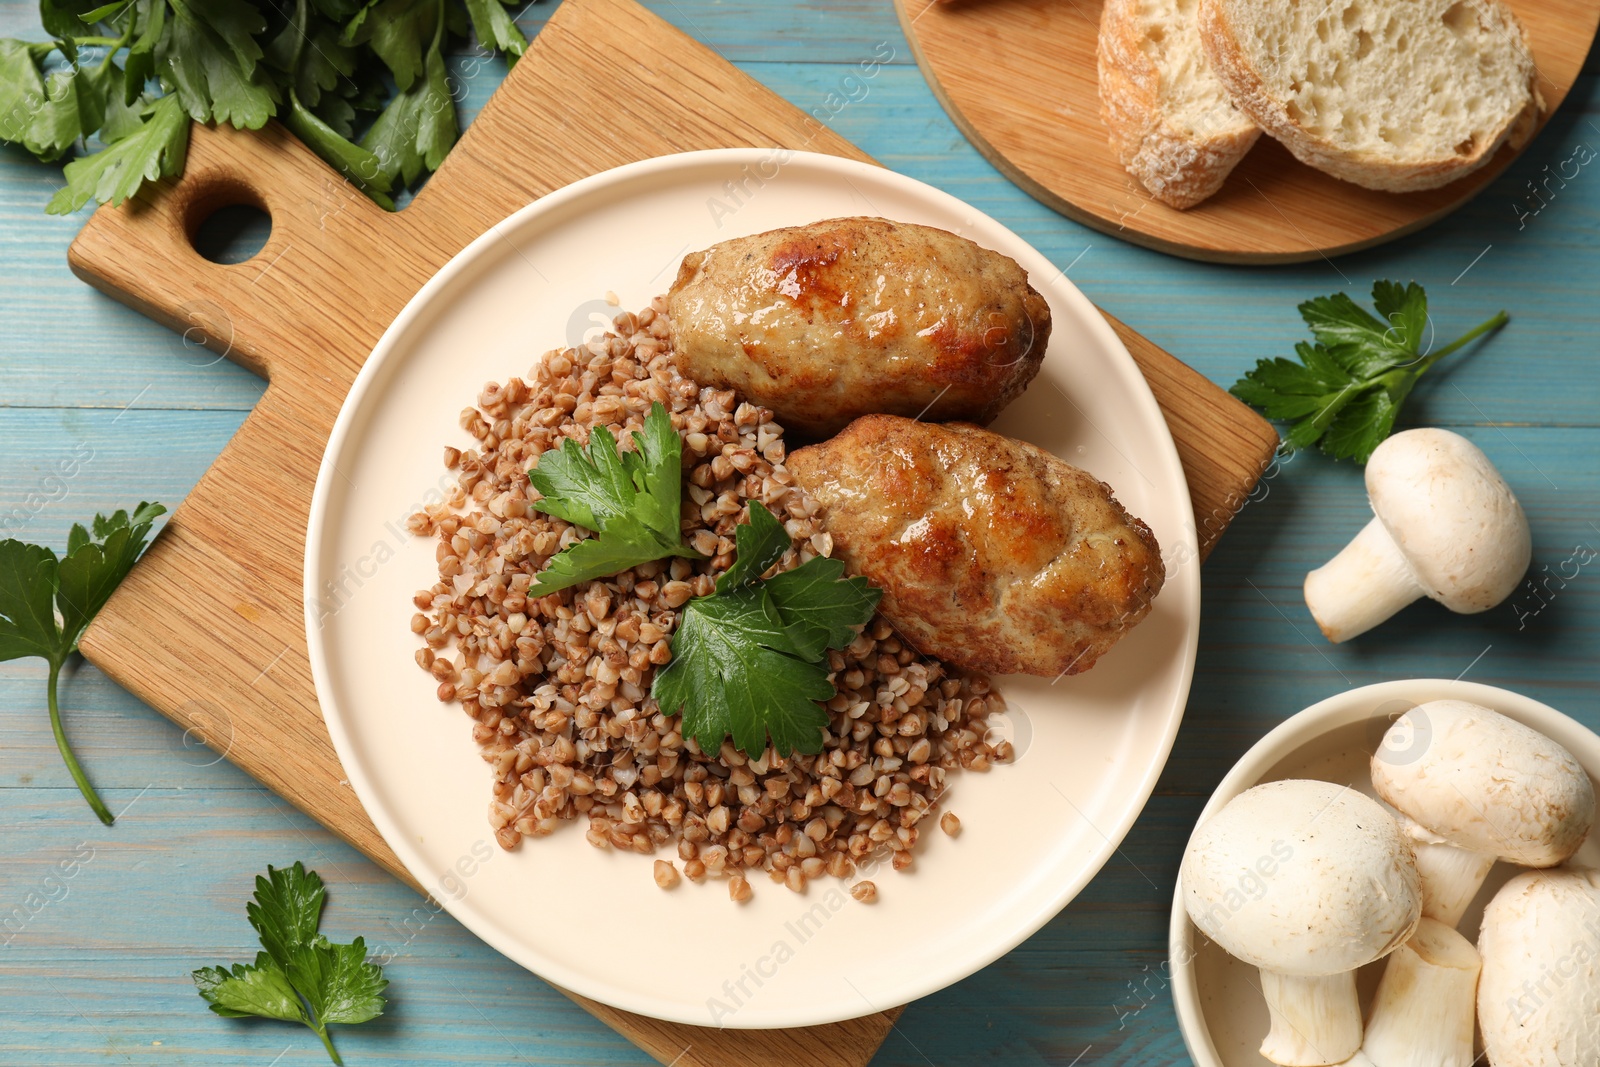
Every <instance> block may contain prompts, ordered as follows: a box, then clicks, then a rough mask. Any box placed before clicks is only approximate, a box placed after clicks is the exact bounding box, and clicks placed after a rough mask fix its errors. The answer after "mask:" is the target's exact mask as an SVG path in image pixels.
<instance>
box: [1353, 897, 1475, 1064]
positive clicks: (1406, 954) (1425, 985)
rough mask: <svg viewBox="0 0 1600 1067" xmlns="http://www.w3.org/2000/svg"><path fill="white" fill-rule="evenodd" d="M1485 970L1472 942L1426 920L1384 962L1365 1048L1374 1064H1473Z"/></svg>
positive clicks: (1439, 923)
mask: <svg viewBox="0 0 1600 1067" xmlns="http://www.w3.org/2000/svg"><path fill="white" fill-rule="evenodd" d="M1480 969H1481V962H1480V961H1479V959H1478V950H1477V949H1475V948H1473V947H1472V942H1470V941H1468V940H1467V939H1466V938H1464V937H1462V936H1461V935H1460V934H1458V933H1456V931H1455V928H1454V927H1451V926H1446V925H1445V924H1444V923H1442V922H1438V921H1436V920H1434V919H1423V920H1422V922H1420V923H1419V924H1417V932H1416V933H1415V934H1413V935H1412V937H1411V940H1410V941H1407V942H1406V943H1405V944H1404V945H1401V946H1400V947H1399V948H1398V949H1396V950H1395V951H1394V953H1393V954H1392V955H1390V957H1389V962H1388V964H1387V965H1386V966H1385V967H1384V970H1383V978H1382V980H1381V981H1379V983H1378V992H1377V994H1376V995H1375V996H1374V997H1373V1001H1372V1017H1371V1018H1370V1019H1369V1020H1368V1022H1367V1036H1366V1040H1364V1041H1363V1042H1362V1044H1361V1051H1363V1052H1365V1053H1366V1054H1367V1057H1368V1058H1369V1059H1370V1060H1371V1061H1372V1063H1373V1064H1374V1067H1470V1064H1471V1063H1472V1062H1473V1056H1472V1028H1473V1021H1474V1016H1473V1012H1474V1009H1475V1001H1476V999H1477V993H1478V971H1479V970H1480Z"/></svg>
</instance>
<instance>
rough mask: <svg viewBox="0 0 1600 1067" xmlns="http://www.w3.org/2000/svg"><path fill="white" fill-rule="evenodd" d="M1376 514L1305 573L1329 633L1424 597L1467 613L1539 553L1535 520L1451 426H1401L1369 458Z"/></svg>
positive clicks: (1506, 590)
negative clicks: (1535, 545)
mask: <svg viewBox="0 0 1600 1067" xmlns="http://www.w3.org/2000/svg"><path fill="white" fill-rule="evenodd" d="M1367 497H1368V498H1369V500H1370V501H1371V504H1372V512H1373V518H1372V521H1371V522H1369V523H1367V525H1366V526H1365V528H1363V529H1362V531H1361V532H1360V533H1359V534H1357V535H1356V538H1355V540H1354V541H1351V542H1350V543H1349V544H1348V545H1346V546H1345V547H1344V550H1343V551H1342V552H1340V553H1339V554H1338V555H1337V556H1335V557H1334V558H1333V559H1332V560H1330V561H1329V562H1328V563H1327V564H1325V565H1323V566H1321V567H1318V568H1317V569H1316V570H1314V571H1312V572H1311V573H1310V574H1308V575H1306V587H1305V593H1306V607H1308V608H1310V609H1311V615H1312V617H1313V618H1315V619H1316V620H1317V625H1318V626H1320V627H1321V628H1322V632H1323V634H1325V635H1326V636H1327V638H1328V640H1330V641H1334V642H1338V641H1346V640H1349V639H1350V638H1352V637H1354V636H1356V635H1357V634H1359V633H1364V632H1366V631H1367V630H1370V629H1372V627H1374V626H1376V625H1378V624H1379V623H1380V622H1382V621H1383V620H1385V619H1387V618H1388V617H1389V616H1391V615H1393V614H1394V613H1395V612H1397V611H1399V610H1400V609H1401V608H1403V607H1405V606H1406V605H1407V604H1409V603H1411V602H1412V601H1413V600H1416V599H1417V598H1418V597H1424V596H1426V597H1431V598H1433V599H1434V600H1437V601H1438V602H1439V603H1441V604H1443V605H1444V606H1445V607H1447V608H1449V609H1450V610H1451V611H1456V612H1461V613H1463V614H1472V613H1473V612H1479V611H1488V610H1489V609H1490V608H1492V607H1494V606H1495V605H1496V604H1498V603H1500V602H1501V601H1502V600H1504V599H1505V598H1506V597H1508V596H1510V595H1511V593H1512V592H1513V591H1514V590H1515V589H1516V588H1517V583H1518V582H1520V581H1521V580H1522V575H1523V573H1524V572H1526V571H1527V569H1528V561H1529V559H1530V558H1532V554H1533V543H1532V539H1531V537H1530V536H1529V533H1528V519H1527V516H1525V515H1524V514H1523V513H1522V506H1521V505H1520V504H1518V503H1517V498H1516V497H1514V496H1512V495H1511V490H1510V488H1508V487H1507V486H1506V483H1505V479H1503V478H1501V477H1500V473H1499V472H1498V471H1496V470H1495V469H1494V465H1493V464H1492V463H1490V462H1489V457H1487V456H1485V455H1484V454H1483V452H1482V451H1481V450H1479V448H1478V446H1477V445H1474V444H1473V443H1472V442H1471V441H1468V440H1467V439H1466V438H1465V437H1462V436H1461V435H1460V434H1454V433H1451V432H1450V431H1449V430H1435V429H1421V430H1407V431H1405V432H1404V433H1397V434H1395V435H1394V436H1393V437H1391V438H1389V439H1388V440H1387V441H1385V442H1383V444H1381V445H1379V446H1378V447H1377V449H1376V450H1375V451H1374V452H1373V453H1372V458H1371V459H1369V460H1368V461H1367Z"/></svg>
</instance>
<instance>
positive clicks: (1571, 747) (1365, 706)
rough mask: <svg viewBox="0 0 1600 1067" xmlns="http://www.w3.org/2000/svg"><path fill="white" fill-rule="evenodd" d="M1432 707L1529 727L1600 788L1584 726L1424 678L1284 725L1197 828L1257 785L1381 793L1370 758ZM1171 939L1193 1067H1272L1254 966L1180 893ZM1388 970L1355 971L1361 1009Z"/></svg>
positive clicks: (1473, 930)
mask: <svg viewBox="0 0 1600 1067" xmlns="http://www.w3.org/2000/svg"><path fill="white" fill-rule="evenodd" d="M1430 700H1468V701H1471V702H1472V703H1474V704H1481V705H1483V706H1484V707H1486V708H1491V709H1493V710H1495V711H1498V712H1500V713H1501V714H1502V715H1506V716H1509V717H1511V718H1513V719H1515V720H1517V721H1518V722H1520V723H1523V724H1525V725H1527V726H1531V727H1533V728H1534V729H1535V730H1538V731H1539V732H1540V733H1542V734H1544V735H1545V736H1546V737H1549V738H1551V739H1552V740H1554V741H1555V742H1556V743H1558V744H1560V745H1562V746H1564V747H1565V748H1566V750H1567V751H1568V752H1571V753H1572V755H1573V756H1574V757H1576V759H1577V761H1578V762H1579V763H1580V764H1582V765H1583V769H1584V770H1586V771H1588V772H1589V777H1590V778H1591V779H1594V780H1595V781H1597V782H1600V737H1596V736H1595V734H1594V732H1593V731H1591V730H1590V729H1588V728H1587V727H1585V726H1584V725H1583V724H1582V723H1579V722H1577V721H1575V720H1573V719H1571V718H1569V717H1567V716H1566V715H1563V714H1562V713H1561V712H1559V711H1557V710H1556V709H1555V708H1552V707H1550V706H1549V705H1548V704H1541V703H1539V702H1538V701H1537V700H1534V699H1532V698H1530V697H1525V696H1523V695H1522V694H1520V693H1513V692H1511V691H1510V690H1508V689H1498V688H1496V687H1494V686H1492V685H1479V684H1478V683H1476V682H1452V681H1448V680H1444V679H1436V678H1418V679H1414V680H1407V681H1400V682H1382V683H1380V684H1378V685H1367V686H1362V687H1361V688H1359V689H1351V690H1349V691H1347V692H1344V693H1340V694H1339V695H1338V696H1333V697H1329V698H1328V699H1327V700H1324V701H1322V702H1321V703H1318V704H1313V705H1311V707H1309V708H1307V709H1306V710H1304V711H1302V712H1300V713H1299V714H1297V715H1294V716H1291V717H1290V718H1288V719H1285V720H1284V721H1283V722H1282V723H1280V724H1279V725H1278V726H1277V727H1276V728H1275V729H1274V730H1273V731H1272V732H1271V733H1269V734H1267V736H1265V737H1263V738H1262V739H1261V740H1260V741H1258V742H1256V743H1255V745H1253V746H1252V747H1251V749H1250V751H1248V752H1246V753H1245V754H1244V755H1243V756H1242V757H1241V758H1240V760H1239V762H1238V763H1236V764H1234V766H1233V769H1232V770H1231V771H1229V772H1228V775H1227V777H1226V778H1224V779H1223V780H1222V784H1220V785H1218V786H1217V791H1216V792H1215V793H1213V794H1212V795H1211V800H1210V802H1209V803H1207V804H1206V807H1205V810H1204V811H1202V812H1201V813H1200V818H1199V820H1197V821H1196V823H1195V825H1196V826H1198V825H1199V824H1200V823H1202V822H1205V820H1206V819H1208V818H1210V817H1211V816H1212V815H1213V814H1215V813H1216V812H1217V811H1218V810H1219V809H1220V808H1221V807H1222V806H1223V805H1224V804H1226V803H1227V802H1228V801H1230V800H1232V799H1233V798H1234V797H1236V796H1238V795H1239V794H1240V793H1242V792H1244V791H1245V790H1246V789H1249V788H1250V787H1251V786H1254V785H1258V784H1260V783H1261V782H1276V781H1279V780H1281V779H1284V778H1320V779H1322V780H1323V781H1328V782H1338V783H1340V784H1343V785H1350V786H1351V787H1353V788H1355V789H1359V790H1360V791H1361V792H1363V793H1365V794H1367V795H1368V796H1375V795H1376V794H1375V793H1374V792H1373V789H1372V774H1371V769H1370V768H1371V759H1372V754H1373V753H1374V752H1376V751H1377V749H1378V743H1379V741H1381V740H1382V738H1383V735H1384V732H1385V731H1387V730H1388V729H1389V727H1390V725H1392V724H1393V722H1394V720H1395V719H1397V718H1399V717H1400V716H1401V715H1402V714H1404V713H1405V712H1406V711H1408V710H1409V709H1411V708H1413V707H1415V706H1416V705H1418V704H1422V703H1426V702H1427V701H1430ZM1420 754H1421V753H1420V752H1418V755H1420ZM1399 758H1404V754H1401V756H1400V757H1399ZM1573 862H1574V863H1576V864H1577V865H1578V866H1582V867H1600V841H1597V840H1595V838H1594V837H1591V838H1590V839H1589V840H1588V841H1586V842H1584V845H1583V847H1582V848H1581V849H1579V850H1578V854H1577V856H1576V857H1575V858H1574V860H1573ZM1520 869H1521V868H1518V867H1513V866H1511V865H1510V864H1507V863H1497V864H1495V866H1494V869H1493V870H1492V871H1490V872H1489V878H1488V880H1487V881H1486V882H1485V883H1484V886H1483V889H1482V890H1481V891H1479V893H1478V896H1477V899H1476V900H1474V901H1473V902H1472V906H1471V907H1469V908H1468V909H1467V913H1466V915H1464V916H1463V917H1462V919H1461V923H1460V926H1459V929H1460V930H1461V931H1462V933H1464V934H1465V935H1466V936H1467V937H1468V938H1470V939H1471V940H1473V941H1476V940H1477V930H1478V923H1479V921H1480V920H1481V919H1482V918H1483V906H1484V905H1485V904H1487V903H1488V902H1489V900H1490V898H1492V897H1493V896H1494V894H1495V893H1496V892H1497V891H1498V890H1499V889H1500V887H1501V886H1503V885H1505V883H1506V881H1507V880H1509V879H1510V878H1511V877H1512V876H1513V875H1515V874H1516V873H1517V871H1519V870H1520ZM1168 940H1169V942H1170V944H1169V948H1170V950H1171V961H1172V963H1171V974H1172V1000H1173V1003H1174V1005H1175V1006H1176V1007H1177V1012H1178V1027H1179V1029H1181V1030H1182V1031H1183V1040H1184V1043H1185V1044H1186V1045H1188V1046H1189V1056H1190V1058H1192V1059H1193V1060H1194V1062H1195V1067H1272V1064H1271V1063H1270V1062H1269V1061H1268V1060H1267V1059H1266V1058H1265V1057H1264V1056H1262V1055H1261V1054H1260V1053H1259V1052H1258V1051H1256V1050H1257V1048H1258V1047H1259V1046H1260V1044H1261V1039H1262V1038H1263V1037H1265V1036H1266V1033H1267V1005H1266V1002H1265V1001H1264V1000H1262V999H1261V985H1260V978H1259V977H1258V976H1257V973H1256V969H1255V968H1254V967H1251V966H1250V965H1249V964H1245V963H1241V962H1239V961H1238V960H1236V959H1234V958H1233V957H1232V956H1229V955H1228V954H1227V953H1226V952H1224V951H1222V949H1221V948H1219V947H1218V946H1217V945H1215V944H1214V943H1212V942H1211V941H1210V940H1209V939H1208V938H1206V937H1204V936H1202V935H1201V934H1200V932H1199V931H1198V930H1197V929H1196V928H1195V926H1194V924H1193V923H1192V922H1190V921H1189V915H1188V913H1187V912H1186V911H1185V910H1184V906H1183V890H1182V887H1181V886H1180V887H1179V888H1178V890H1177V892H1176V893H1175V894H1174V895H1173V901H1172V922H1171V926H1170V928H1169V934H1168ZM1383 966H1384V961H1383V960H1379V961H1378V962H1376V963H1373V964H1369V965H1368V966H1366V967H1363V968H1362V969H1361V970H1360V972H1358V974H1357V979H1356V980H1357V985H1358V988H1359V990H1360V993H1361V1005H1362V1008H1363V1010H1365V1009H1366V1007H1367V1006H1368V1005H1369V1004H1370V1003H1371V1002H1372V994H1373V991H1374V990H1375V989H1376V988H1377V985H1378V979H1379V978H1380V977H1381V976H1382V974H1383Z"/></svg>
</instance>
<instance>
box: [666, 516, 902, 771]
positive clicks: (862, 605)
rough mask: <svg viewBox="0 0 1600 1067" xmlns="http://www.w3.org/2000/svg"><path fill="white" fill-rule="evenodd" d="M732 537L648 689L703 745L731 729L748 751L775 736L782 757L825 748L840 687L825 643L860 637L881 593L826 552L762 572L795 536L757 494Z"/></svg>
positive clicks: (711, 745) (711, 747)
mask: <svg viewBox="0 0 1600 1067" xmlns="http://www.w3.org/2000/svg"><path fill="white" fill-rule="evenodd" d="M734 540H735V543H736V550H737V555H736V556H735V558H734V563H733V565H732V566H731V567H729V568H728V569H727V570H726V571H725V572H723V574H722V577H721V578H719V579H717V588H716V592H714V593H712V594H711V595H710V596H703V597H696V598H695V599H693V600H691V601H689V602H688V604H686V605H684V608H683V614H682V617H681V618H680V619H679V622H678V627H677V631H676V632H675V633H674V634H673V636H672V660H671V661H670V662H669V663H668V664H667V665H666V666H665V667H664V668H662V669H661V670H660V671H658V672H657V673H656V676H655V681H654V682H653V683H652V686H651V695H652V696H654V697H655V699H656V702H657V703H658V704H660V705H661V710H662V711H664V712H665V713H666V714H668V715H674V714H678V713H680V712H681V713H682V715H683V732H684V734H685V735H686V736H690V737H693V738H694V739H695V742H696V743H697V744H698V745H699V746H700V751H702V752H704V753H707V754H711V753H715V752H716V751H717V750H718V749H719V748H720V747H721V746H722V741H723V739H724V738H726V737H730V736H731V737H732V738H733V743H734V745H735V746H737V747H738V748H739V749H740V750H741V751H743V752H747V753H750V754H756V753H760V752H762V751H765V749H766V747H767V745H768V744H769V743H770V744H771V745H772V747H773V749H774V750H775V751H776V752H777V753H778V755H780V756H788V755H789V754H790V753H792V752H805V753H816V752H820V751H822V736H823V730H824V729H825V728H826V727H827V725H828V713H827V712H826V711H824V710H823V708H822V707H821V706H820V704H819V703H818V701H823V700H827V699H828V698H829V697H831V696H833V694H834V687H833V683H832V682H830V681H829V680H828V665H827V654H828V649H830V648H843V647H844V646H845V645H847V644H849V643H850V642H851V641H852V640H853V639H854V638H855V635H856V628H857V627H859V626H861V625H862V624H863V623H865V622H867V620H869V619H871V618H872V613H873V612H874V611H875V610H877V607H878V600H879V598H880V597H881V596H882V594H881V592H880V591H879V590H877V589H874V588H873V587H872V586H871V585H870V584H868V582H867V580H866V579H865V578H860V577H857V578H845V577H844V564H843V563H841V562H839V561H838V560H836V559H829V558H828V557H826V556H816V557H813V558H812V559H810V560H808V561H807V562H806V563H804V564H802V565H801V566H799V567H796V568H794V569H793V570H789V571H784V572H783V573H781V574H776V575H773V576H772V577H771V578H768V579H765V580H762V579H761V575H762V574H764V573H765V572H766V571H768V570H769V569H771V567H772V566H773V565H774V564H775V563H777V562H778V560H780V559H781V558H783V554H784V553H785V552H787V551H788V550H789V547H790V544H791V538H790V537H789V533H788V531H787V530H785V529H784V528H783V524H782V523H780V522H779V521H778V520H777V519H776V518H775V517H774V516H773V514H772V512H770V511H768V510H767V509H766V508H765V507H763V506H762V505H761V502H760V501H758V500H752V501H750V521H749V522H747V523H742V524H740V525H739V526H738V528H737V529H736V530H735V531H734Z"/></svg>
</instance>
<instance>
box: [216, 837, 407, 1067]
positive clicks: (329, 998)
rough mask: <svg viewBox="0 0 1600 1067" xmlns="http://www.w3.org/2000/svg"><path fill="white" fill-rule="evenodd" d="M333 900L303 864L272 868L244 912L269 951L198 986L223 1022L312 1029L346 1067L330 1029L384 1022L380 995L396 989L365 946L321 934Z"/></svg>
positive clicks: (218, 970)
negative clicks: (267, 1021)
mask: <svg viewBox="0 0 1600 1067" xmlns="http://www.w3.org/2000/svg"><path fill="white" fill-rule="evenodd" d="M326 899H327V890H326V889H324V888H323V885H322V879H321V878H319V877H318V876H317V872H316V871H308V870H306V868H305V865H304V864H302V863H299V862H296V863H295V865H294V866H293V867H289V868H286V869H284V868H275V867H268V868H267V874H266V877H262V876H260V875H257V876H256V891H255V900H254V901H252V902H251V903H249V904H246V905H245V914H246V915H247V916H248V917H249V919H250V925H251V926H253V927H255V928H256V933H257V934H258V935H260V938H261V947H262V948H263V949H264V950H265V951H263V952H258V953H256V961H255V962H254V963H235V964H234V965H233V967H232V968H231V969H229V968H227V967H201V968H200V969H199V970H197V971H195V972H194V984H195V987H196V988H197V989H199V991H200V995H201V996H202V997H204V998H205V1001H206V1003H208V1004H210V1005H211V1010H212V1011H214V1012H216V1013H217V1014H218V1015H221V1016H223V1017H224V1018H228V1019H240V1018H248V1017H251V1016H254V1017H256V1018H261V1019H282V1020H284V1021H286V1022H295V1023H301V1024H303V1025H305V1026H308V1027H310V1028H311V1031H312V1032H313V1033H315V1034H316V1035H317V1036H318V1037H320V1038H321V1039H322V1046H323V1047H324V1048H326V1049H327V1050H328V1056H329V1058H330V1059H332V1060H333V1062H334V1063H338V1064H342V1063H344V1061H343V1060H341V1059H340V1058H339V1053H338V1052H337V1051H335V1049H334V1047H333V1041H332V1040H331V1039H330V1038H329V1037H328V1027H329V1025H331V1024H333V1023H364V1022H366V1021H367V1020H368V1019H375V1018H377V1017H378V1016H379V1015H382V1014H383V1008H384V1000H383V997H382V996H381V995H380V994H382V993H383V991H384V989H385V988H386V987H387V986H388V984H389V981H388V979H386V978H384V977H383V968H382V967H379V966H378V965H377V964H375V963H368V962H367V945H366V942H365V941H363V940H362V939H361V938H359V937H358V938H356V939H355V940H354V941H353V942H351V943H350V944H348V945H336V944H334V943H333V942H331V941H329V940H328V939H327V938H326V937H324V936H323V935H322V934H319V933H318V932H317V927H318V926H319V925H321V923H322V905H323V902H324V901H325V900H326Z"/></svg>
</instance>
